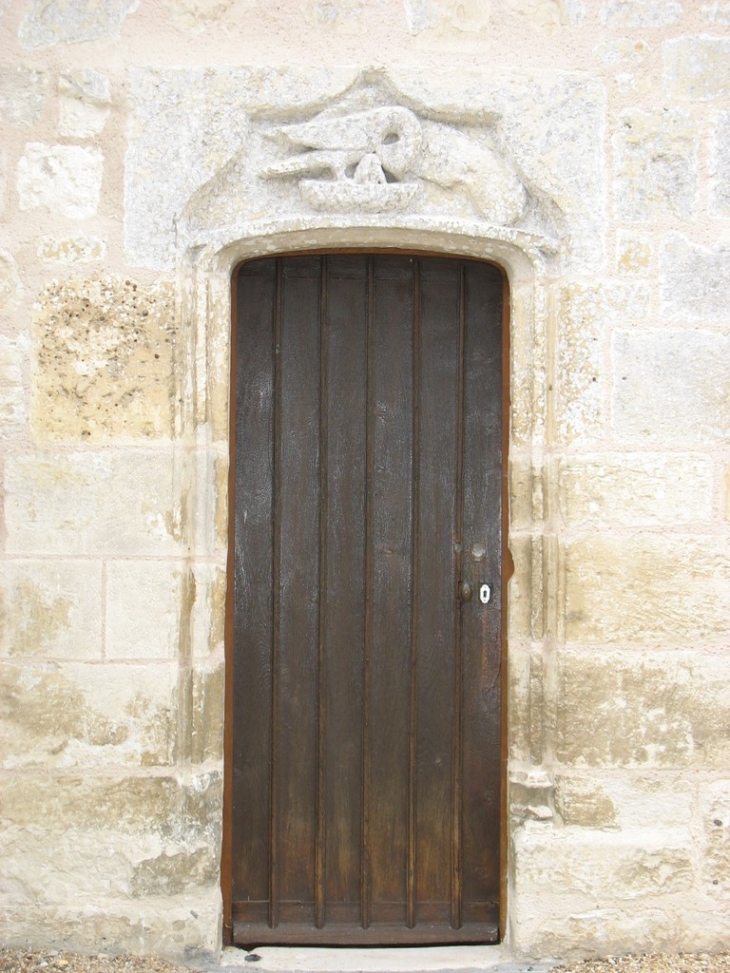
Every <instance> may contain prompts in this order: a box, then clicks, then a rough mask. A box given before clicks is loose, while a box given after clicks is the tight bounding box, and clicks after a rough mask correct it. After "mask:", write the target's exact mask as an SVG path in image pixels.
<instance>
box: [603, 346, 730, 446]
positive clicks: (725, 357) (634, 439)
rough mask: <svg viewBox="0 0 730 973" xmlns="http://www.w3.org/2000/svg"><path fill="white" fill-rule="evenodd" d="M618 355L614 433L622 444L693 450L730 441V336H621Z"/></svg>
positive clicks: (615, 352) (616, 349) (615, 348)
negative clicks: (701, 446)
mask: <svg viewBox="0 0 730 973" xmlns="http://www.w3.org/2000/svg"><path fill="white" fill-rule="evenodd" d="M612 353H613V368H614V375H613V428H614V432H615V434H616V437H617V438H618V439H619V440H620V441H622V442H624V443H633V444H636V443H642V444H647V445H648V444H650V443H651V444H658V445H671V446H672V447H673V448H677V447H681V446H684V447H685V448H689V449H693V448H696V447H697V445H699V444H703V443H708V444H711V443H724V442H726V441H727V439H728V437H730V397H728V394H727V390H728V388H729V387H730V335H726V334H718V333H717V332H714V331H687V330H680V329H669V328H652V329H647V330H642V331H638V330H637V331H617V332H615V333H614V336H613V348H612Z"/></svg>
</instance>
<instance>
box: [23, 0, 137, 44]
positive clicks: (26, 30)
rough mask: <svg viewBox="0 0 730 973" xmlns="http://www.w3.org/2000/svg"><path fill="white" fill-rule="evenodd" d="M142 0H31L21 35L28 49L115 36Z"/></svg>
mask: <svg viewBox="0 0 730 973" xmlns="http://www.w3.org/2000/svg"><path fill="white" fill-rule="evenodd" d="M138 6H139V0H104V3H98V2H97V0H32V2H31V4H30V10H29V11H28V12H27V13H26V15H25V17H24V18H23V21H22V23H21V25H20V30H19V32H18V37H19V39H20V43H21V45H22V46H23V47H25V48H34V47H50V46H52V45H54V44H58V43H61V44H79V43H82V42H83V41H94V40H98V39H99V38H100V37H114V36H116V35H118V33H119V29H120V27H121V25H122V22H123V20H124V18H125V17H126V16H127V14H129V13H131V12H132V11H133V10H136V8H137V7H138Z"/></svg>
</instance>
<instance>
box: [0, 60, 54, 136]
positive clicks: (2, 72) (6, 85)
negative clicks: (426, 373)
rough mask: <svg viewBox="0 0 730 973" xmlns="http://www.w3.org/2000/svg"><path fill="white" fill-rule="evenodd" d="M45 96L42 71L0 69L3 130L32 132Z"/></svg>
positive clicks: (46, 84) (45, 90)
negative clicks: (18, 129)
mask: <svg viewBox="0 0 730 973" xmlns="http://www.w3.org/2000/svg"><path fill="white" fill-rule="evenodd" d="M47 93H48V75H47V74H46V72H45V71H38V70H35V69H33V68H28V67H23V66H18V67H10V66H9V65H7V66H5V65H3V66H2V67H0V118H2V120H3V127H5V126H12V127H18V128H32V127H33V126H34V125H35V124H36V123H37V122H38V119H39V118H40V116H41V112H42V111H43V106H44V103H45V100H46V96H47Z"/></svg>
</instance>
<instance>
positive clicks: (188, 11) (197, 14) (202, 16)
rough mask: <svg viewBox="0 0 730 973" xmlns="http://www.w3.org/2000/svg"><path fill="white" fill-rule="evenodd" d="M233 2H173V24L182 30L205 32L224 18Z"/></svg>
mask: <svg viewBox="0 0 730 973" xmlns="http://www.w3.org/2000/svg"><path fill="white" fill-rule="evenodd" d="M233 3H234V0H173V3H172V14H173V17H174V18H175V24H176V25H177V26H178V27H180V28H182V29H183V30H198V31H200V30H205V28H206V27H208V26H210V25H211V24H215V23H217V22H219V21H221V20H223V19H224V18H225V15H226V14H227V13H228V11H229V10H230V9H231V7H232V6H233Z"/></svg>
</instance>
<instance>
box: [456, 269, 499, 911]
mask: <svg viewBox="0 0 730 973" xmlns="http://www.w3.org/2000/svg"><path fill="white" fill-rule="evenodd" d="M501 307H502V275H501V273H500V272H499V270H498V269H497V268H496V267H492V266H490V265H489V264H480V263H469V264H468V266H467V279H466V339H465V353H464V359H465V364H464V367H465V392H464V394H465V443H466V449H465V465H464V487H463V490H464V538H465V542H464V558H465V569H466V570H468V572H469V574H470V576H471V577H472V578H473V579H474V584H475V588H477V589H478V585H479V584H480V583H488V584H489V585H490V586H491V598H490V601H489V604H487V605H482V604H481V603H480V602H479V600H478V597H476V596H475V601H474V602H473V603H472V604H471V606H465V609H464V612H463V621H462V626H463V629H462V645H463V653H464V683H465V685H467V686H470V687H473V688H472V689H471V690H470V692H469V693H468V694H467V695H466V696H465V699H464V713H463V718H464V745H463V767H464V778H463V779H464V792H463V804H464V809H463V821H464V828H463V838H462V848H463V852H462V853H463V857H464V863H465V873H464V896H465V910H466V909H467V908H471V910H472V916H476V915H484V912H485V909H486V908H487V906H488V904H489V903H491V904H492V905H491V909H492V913H493V914H495V915H496V906H497V901H498V898H499V827H498V821H499V806H500V788H499V778H500V691H501V669H500V667H501V611H500V606H501V584H500V571H501V547H502V542H501V471H502V467H501V448H502V417H501V355H502V329H501V317H502V314H501ZM477 595H478V590H477ZM469 903H472V905H471V906H469V905H468V904H469ZM467 918H469V916H468V915H467Z"/></svg>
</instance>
